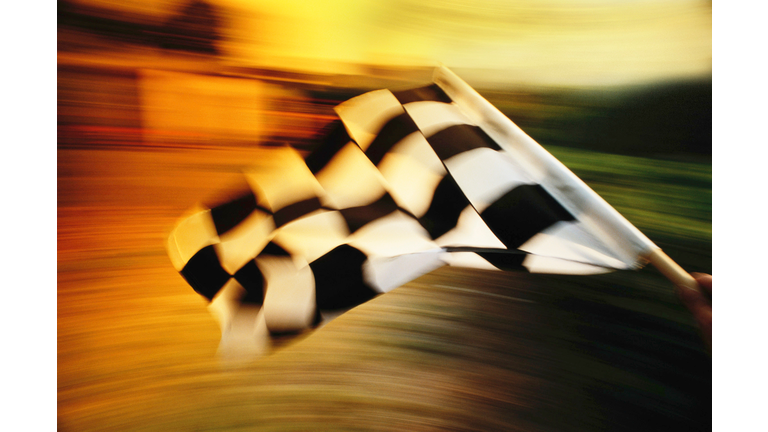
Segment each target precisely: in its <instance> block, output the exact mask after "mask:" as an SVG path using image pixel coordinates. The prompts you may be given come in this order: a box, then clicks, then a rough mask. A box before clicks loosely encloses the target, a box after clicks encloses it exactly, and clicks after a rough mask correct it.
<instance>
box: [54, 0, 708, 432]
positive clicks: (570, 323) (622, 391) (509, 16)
mask: <svg viewBox="0 0 768 432" xmlns="http://www.w3.org/2000/svg"><path fill="white" fill-rule="evenodd" d="M57 16H58V22H57V44H58V47H57V108H58V110H57V184H58V192H57V215H58V218H57V239H58V242H57V252H58V268H57V279H58V295H57V303H58V305H57V306H58V317H57V324H58V335H57V336H58V346H57V348H58V350H57V360H58V383H57V387H58V392H57V395H58V398H57V399H58V414H57V418H58V427H59V429H60V430H67V431H68V430H71V431H84V430H526V431H538V430H541V431H550V430H552V431H563V430H616V429H620V430H648V429H652V430H658V429H672V428H677V429H682V430H711V427H712V423H711V422H712V402H711V398H712V375H711V373H712V358H711V356H710V355H709V354H708V353H707V351H706V349H705V347H704V345H703V344H702V342H701V341H700V339H699V337H698V335H697V330H696V327H695V325H694V323H693V321H692V319H691V317H690V315H689V314H688V313H687V312H686V311H685V310H684V308H683V307H682V306H681V305H680V304H679V302H678V301H677V298H676V297H675V294H674V292H673V288H672V286H671V285H670V283H669V282H667V281H666V280H665V279H664V278H663V277H661V276H660V275H659V274H658V273H657V272H656V271H655V270H654V269H650V268H648V269H644V270H642V271H640V272H618V273H612V274H609V275H602V276H590V277H561V276H544V275H525V274H508V273H503V274H498V273H493V272H481V271H467V270H457V269H441V270H438V271H436V272H434V273H433V274H430V275H427V276H424V277H422V278H420V279H418V280H416V281H414V282H412V283H409V284H407V285H405V286H403V287H401V288H398V289H397V290H395V291H394V292H392V293H389V294H387V295H385V296H381V297H379V298H377V299H375V300H373V301H371V302H369V303H366V304H364V305H362V306H360V307H358V308H356V309H355V310H353V311H351V312H350V313H348V314H346V315H344V316H342V317H340V318H338V319H337V320H335V321H333V322H332V323H331V324H330V325H329V326H327V327H326V328H324V329H322V330H320V331H318V332H316V333H314V334H312V335H311V336H309V337H307V338H306V339H304V340H302V341H301V342H299V343H297V344H294V345H291V346H288V347H285V348H284V349H282V350H280V351H279V352H278V353H276V354H275V355H274V356H271V357H268V358H265V359H262V360H260V361H258V362H254V363H248V364H240V365H237V366H236V367H234V366H231V365H230V366H229V367H225V366H224V365H222V364H221V363H219V362H217V360H216V359H215V356H214V354H215V351H216V347H217V344H218V340H219V330H218V327H217V325H216V323H215V321H214V320H213V318H212V317H211V316H210V315H209V314H208V312H207V310H206V308H205V306H206V303H205V301H204V300H203V299H202V298H200V297H199V296H198V295H197V294H196V293H194V292H193V291H192V289H191V288H189V286H188V285H187V284H186V282H184V280H183V279H182V278H181V276H179V275H178V274H177V273H176V272H175V271H174V269H173V268H172V267H171V264H170V261H169V259H168V258H167V256H166V253H165V249H164V240H165V238H166V237H167V235H168V233H169V232H170V230H171V228H172V227H173V225H174V223H175V222H176V220H177V218H178V217H179V216H180V215H181V214H182V213H183V212H184V211H185V210H186V209H188V208H189V207H190V206H192V205H193V204H195V203H197V202H199V201H201V200H203V199H205V198H207V197H209V196H211V195H215V194H216V193H217V192H218V191H221V190H224V189H226V188H227V187H228V186H229V185H230V184H232V183H234V182H236V181H237V180H238V175H239V173H240V171H241V170H242V169H243V168H245V167H247V166H250V165H254V164H258V163H260V161H262V160H263V156H264V154H265V153H267V152H269V150H270V149H271V148H274V147H276V146H286V145H288V146H292V147H294V148H296V149H297V150H299V151H300V152H307V151H309V150H311V149H312V147H313V145H314V142H315V139H316V138H317V137H318V135H319V134H320V133H321V132H322V130H323V128H324V126H325V125H327V124H328V123H329V122H330V121H331V120H332V119H333V118H334V115H333V110H332V108H333V106H335V105H336V104H337V103H339V102H341V101H343V100H346V99H348V98H350V97H352V96H355V95H358V94H361V93H363V92H366V91H368V90H373V89H378V88H393V89H397V88H406V87H413V86H420V85H424V84H427V83H429V82H430V79H431V73H432V69H433V68H434V67H435V66H436V65H438V64H441V63H442V64H445V65H446V66H447V67H449V68H451V69H452V70H453V71H454V72H455V73H457V74H458V75H459V76H460V77H462V78H463V79H464V80H466V81H467V82H468V83H469V84H470V85H472V86H473V87H474V88H475V89H476V90H478V92H480V93H481V94H482V95H483V96H484V97H485V98H487V99H488V100H489V101H491V102H492V103H493V104H494V105H495V106H497V107H498V108H499V109H500V110H501V111H502V112H504V113H505V114H506V115H507V116H508V117H510V119H512V121H514V122H515V123H516V124H517V125H518V126H520V127H521V128H522V129H523V130H524V131H525V132H526V133H528V134H529V135H531V136H532V137H533V138H534V139H535V140H537V141H538V142H539V143H540V144H542V145H543V146H544V147H545V148H546V149H547V150H549V151H550V152H551V153H552V154H554V155H555V156H556V157H557V158H558V159H560V160H561V161H562V162H563V163H564V164H565V165H566V166H568V167H569V168H570V169H571V170H572V171H574V172H575V173H576V174H577V175H578V176H579V177H581V178H582V179H583V180H584V181H585V182H587V183H588V184H589V185H590V186H591V187H592V188H593V189H595V191H597V192H598V193H599V194H600V195H601V196H603V198H605V199H606V200H607V201H608V202H609V203H611V204H612V205H613V206H614V207H615V208H616V209H617V210H618V211H619V212H620V213H622V214H623V215H624V216H625V217H626V218H627V219H629V220H630V221H631V222H632V223H633V224H635V225H636V226H637V227H638V228H639V229H640V230H641V231H643V232H644V233H645V234H646V235H647V236H648V237H650V238H651V240H653V241H654V242H656V243H657V244H658V245H659V246H661V247H662V248H663V249H664V250H665V251H666V252H667V254H669V255H670V256H671V257H672V258H673V259H675V260H676V261H677V262H678V263H679V264H680V265H681V266H683V267H684V268H685V269H686V270H689V271H702V272H707V273H711V272H712V246H711V245H712V5H711V2H709V1H699V0H696V1H694V0H691V1H686V0H680V1H674V2H669V1H654V0H633V1H619V0H577V1H573V0H570V1H566V0H545V1H533V0H530V1H528V0H507V1H501V0H481V1H472V2H470V1H458V0H457V1H446V2H439V3H434V4H428V3H425V2H420V1H415V0H413V1H411V0H392V1H388V2H378V1H372V0H359V1H353V0H327V1H315V2H302V1H297V0H284V1H277V0H274V1H273V0H261V1H257V0H253V1H249V0H209V1H197V0H192V1H180V0H179V1H168V0H130V1H120V2H117V1H109V0H60V1H58V3H57Z"/></svg>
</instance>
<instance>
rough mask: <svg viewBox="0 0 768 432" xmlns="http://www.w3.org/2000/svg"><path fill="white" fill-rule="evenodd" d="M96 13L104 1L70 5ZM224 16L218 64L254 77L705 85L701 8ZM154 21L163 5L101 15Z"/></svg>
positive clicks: (568, 5)
mask: <svg viewBox="0 0 768 432" xmlns="http://www.w3.org/2000/svg"><path fill="white" fill-rule="evenodd" d="M79 1H80V2H92V3H99V4H102V5H104V2H105V1H106V2H110V0H79ZM211 1H212V2H215V3H216V4H218V5H220V6H222V7H223V8H225V10H227V11H229V13H228V14H227V22H228V23H229V25H228V27H227V32H226V34H227V36H228V42H227V44H226V47H225V49H226V52H227V53H228V55H229V56H230V57H231V58H232V59H233V60H236V61H238V62H243V63H248V64H252V65H262V66H283V67H294V68H316V69H321V70H324V71H334V70H339V68H340V67H341V66H340V65H339V63H338V62H342V63H374V64H397V65H415V66H425V65H434V64H437V63H443V64H445V65H446V66H448V67H451V68H455V69H464V68H478V69H486V70H488V71H489V72H488V73H486V74H485V77H486V78H489V79H495V80H500V81H508V82H516V83H528V84H553V85H595V84H597V85H599V84H621V83H631V82H638V81H648V80H657V79H669V78H677V77H689V76H700V75H709V74H711V70H712V7H711V3H710V2H708V1H702V0H662V1H660V0H445V1H440V2H425V1H423V0H315V1H305V0H211ZM110 6H111V7H117V8H128V9H135V10H141V11H144V12H146V11H151V12H152V13H156V14H165V13H168V12H169V11H172V10H173V9H174V8H176V7H178V3H176V4H174V3H169V0H123V1H121V2H115V3H114V4H111V5H110Z"/></svg>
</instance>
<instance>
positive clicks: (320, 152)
mask: <svg viewBox="0 0 768 432" xmlns="http://www.w3.org/2000/svg"><path fill="white" fill-rule="evenodd" d="M324 132H325V133H326V135H325V137H324V138H323V140H322V141H321V142H320V144H319V145H318V146H317V147H316V148H315V149H314V150H313V151H312V152H310V153H309V155H307V157H306V158H304V163H306V164H307V167H308V168H309V170H310V171H311V172H312V174H317V173H319V172H320V171H322V169H323V168H325V166H326V165H328V163H329V162H330V161H331V159H333V157H334V156H336V153H338V152H339V151H340V150H341V149H342V148H344V146H345V145H347V143H349V142H350V141H351V138H350V137H349V134H348V133H347V129H346V128H345V127H344V123H342V122H341V120H334V121H333V122H331V123H330V124H329V125H328V126H327V127H326V129H325V131H324Z"/></svg>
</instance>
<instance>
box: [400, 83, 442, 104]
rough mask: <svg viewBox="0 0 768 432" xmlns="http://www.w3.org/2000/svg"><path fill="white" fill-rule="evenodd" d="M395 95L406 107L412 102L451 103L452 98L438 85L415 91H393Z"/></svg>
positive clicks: (419, 88)
mask: <svg viewBox="0 0 768 432" xmlns="http://www.w3.org/2000/svg"><path fill="white" fill-rule="evenodd" d="M392 94H393V95H395V98H397V100H398V102H400V103H401V104H403V105H405V104H407V103H411V102H425V101H431V102H444V103H451V102H452V101H451V98H449V97H448V95H447V94H445V92H444V91H443V89H441V88H440V87H439V86H438V85H437V84H430V85H428V86H424V87H418V88H415V89H408V90H400V91H393V92H392Z"/></svg>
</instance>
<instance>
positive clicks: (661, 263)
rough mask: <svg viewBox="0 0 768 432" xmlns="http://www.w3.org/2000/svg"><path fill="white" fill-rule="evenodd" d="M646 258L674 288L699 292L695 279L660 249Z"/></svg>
mask: <svg viewBox="0 0 768 432" xmlns="http://www.w3.org/2000/svg"><path fill="white" fill-rule="evenodd" d="M647 258H648V261H649V262H650V263H651V264H653V266H654V267H656V269H658V270H659V272H661V274H663V275H664V276H666V277H667V279H669V280H670V281H672V283H673V284H675V285H676V286H678V287H680V288H687V289H691V290H694V291H699V283H698V282H696V279H694V278H693V276H691V275H690V274H689V273H688V272H686V271H685V270H683V268H682V267H680V266H679V265H678V264H677V263H676V262H674V261H672V258H670V257H669V256H667V254H665V253H664V251H662V250H661V249H655V250H653V251H652V252H651V253H650V254H649V255H648V257H647Z"/></svg>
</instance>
